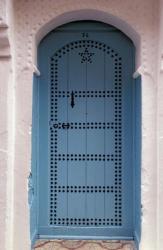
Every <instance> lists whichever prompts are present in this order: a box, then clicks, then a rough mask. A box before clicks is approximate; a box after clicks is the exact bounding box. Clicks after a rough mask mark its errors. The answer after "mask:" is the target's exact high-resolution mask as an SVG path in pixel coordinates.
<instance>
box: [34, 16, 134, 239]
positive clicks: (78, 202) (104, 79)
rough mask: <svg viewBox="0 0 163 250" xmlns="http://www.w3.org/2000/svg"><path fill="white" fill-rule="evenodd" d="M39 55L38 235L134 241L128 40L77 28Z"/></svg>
mask: <svg viewBox="0 0 163 250" xmlns="http://www.w3.org/2000/svg"><path fill="white" fill-rule="evenodd" d="M38 54H39V58H38V61H39V69H40V72H41V76H40V79H39V86H38V87H39V90H38V91H39V97H38V99H39V100H38V103H39V105H38V108H39V111H38V114H39V120H38V124H39V126H38V130H39V133H38V138H39V145H38V185H37V187H38V202H37V203H38V205H37V207H38V237H40V238H50V237H51V238H59V237H63V238H90V239H93V238H98V239H104V238H108V239H109V238H110V239H132V238H133V234H134V233H133V231H134V222H133V200H134V193H133V191H134V186H133V112H132V111H133V79H132V74H133V72H134V46H133V44H132V42H131V41H130V39H129V38H127V37H126V36H125V35H124V34H123V33H122V32H121V31H119V30H117V29H116V28H114V27H112V26H108V25H105V24H102V23H98V22H91V21H87V22H76V23H71V24H67V25H64V26H61V27H59V28H58V29H56V30H54V31H53V32H51V33H50V34H49V35H48V36H47V37H45V38H44V39H43V40H42V42H41V43H40V46H39V53H38Z"/></svg>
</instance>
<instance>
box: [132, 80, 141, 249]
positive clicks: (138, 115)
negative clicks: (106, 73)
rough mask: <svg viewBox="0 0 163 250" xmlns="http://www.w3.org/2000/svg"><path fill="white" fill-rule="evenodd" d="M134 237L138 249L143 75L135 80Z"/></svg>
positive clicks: (139, 235) (139, 234)
mask: <svg viewBox="0 0 163 250" xmlns="http://www.w3.org/2000/svg"><path fill="white" fill-rule="evenodd" d="M133 91H134V110H133V119H134V152H135V154H134V188H135V191H134V193H135V195H134V203H135V205H134V220H135V223H134V225H135V226H134V239H135V244H136V247H137V250H138V249H139V243H140V240H141V151H142V147H141V138H142V133H141V130H142V113H141V111H142V110H141V107H142V103H141V100H142V96H141V76H139V77H137V78H136V79H135V81H134V86H133Z"/></svg>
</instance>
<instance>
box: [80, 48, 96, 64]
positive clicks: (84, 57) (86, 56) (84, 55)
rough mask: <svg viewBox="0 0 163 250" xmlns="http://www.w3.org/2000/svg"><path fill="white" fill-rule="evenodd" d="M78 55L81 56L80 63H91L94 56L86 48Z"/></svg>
mask: <svg viewBox="0 0 163 250" xmlns="http://www.w3.org/2000/svg"><path fill="white" fill-rule="evenodd" d="M79 55H80V56H81V63H84V62H89V63H92V56H93V55H94V53H90V52H89V51H88V48H85V50H84V52H81V53H79Z"/></svg>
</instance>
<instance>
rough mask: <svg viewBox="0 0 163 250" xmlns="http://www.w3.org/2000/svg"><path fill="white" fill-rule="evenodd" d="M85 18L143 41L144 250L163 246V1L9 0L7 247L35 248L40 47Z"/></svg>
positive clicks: (5, 50) (0, 8) (1, 22)
mask: <svg viewBox="0 0 163 250" xmlns="http://www.w3.org/2000/svg"><path fill="white" fill-rule="evenodd" d="M84 19H92V20H99V21H104V22H106V23H109V24H112V25H115V26H116V27H118V28H120V29H121V30H122V31H123V32H125V33H126V34H127V35H128V36H130V37H131V39H132V40H133V41H134V43H135V46H136V49H137V51H136V69H135V71H136V72H137V73H141V75H142V166H141V167H142V186H141V193H142V239H141V245H140V249H141V250H161V244H162V245H163V237H162V235H161V233H160V232H161V229H162V231H163V217H162V215H161V211H162V210H163V198H162V197H161V190H163V181H162V180H163V170H162V168H161V166H162V164H163V125H162V124H163V118H162V117H163V100H162V99H163V98H162V94H163V87H162V80H163V73H162V72H163V63H162V60H161V59H162V57H163V54H162V52H163V45H162V44H163V31H162V30H163V3H162V0H160V2H159V1H157V0H135V1H131V0H124V1H122V0H116V1H115V0H82V1H81V0H60V1H57V0H35V1H33V0H27V1H24V0H13V1H11V0H10V1H9V0H1V2H0V90H1V92H0V94H1V96H2V98H0V107H1V113H2V115H1V116H0V119H1V122H0V143H1V146H0V164H1V165H0V168H1V171H0V178H1V180H2V181H1V182H0V214H1V216H0V242H1V244H0V249H4V250H22V249H23V250H29V249H30V237H29V209H28V203H27V201H28V192H27V191H28V190H27V181H28V180H27V177H28V175H29V171H30V165H31V117H32V116H31V115H32V74H33V72H34V71H36V69H37V60H36V58H37V50H36V48H37V44H38V43H39V41H40V40H41V38H43V37H44V36H45V35H46V34H47V33H48V32H49V31H50V30H52V29H54V28H55V27H57V26H58V25H61V24H63V23H66V22H70V21H73V20H84ZM7 25H8V26H9V28H7Z"/></svg>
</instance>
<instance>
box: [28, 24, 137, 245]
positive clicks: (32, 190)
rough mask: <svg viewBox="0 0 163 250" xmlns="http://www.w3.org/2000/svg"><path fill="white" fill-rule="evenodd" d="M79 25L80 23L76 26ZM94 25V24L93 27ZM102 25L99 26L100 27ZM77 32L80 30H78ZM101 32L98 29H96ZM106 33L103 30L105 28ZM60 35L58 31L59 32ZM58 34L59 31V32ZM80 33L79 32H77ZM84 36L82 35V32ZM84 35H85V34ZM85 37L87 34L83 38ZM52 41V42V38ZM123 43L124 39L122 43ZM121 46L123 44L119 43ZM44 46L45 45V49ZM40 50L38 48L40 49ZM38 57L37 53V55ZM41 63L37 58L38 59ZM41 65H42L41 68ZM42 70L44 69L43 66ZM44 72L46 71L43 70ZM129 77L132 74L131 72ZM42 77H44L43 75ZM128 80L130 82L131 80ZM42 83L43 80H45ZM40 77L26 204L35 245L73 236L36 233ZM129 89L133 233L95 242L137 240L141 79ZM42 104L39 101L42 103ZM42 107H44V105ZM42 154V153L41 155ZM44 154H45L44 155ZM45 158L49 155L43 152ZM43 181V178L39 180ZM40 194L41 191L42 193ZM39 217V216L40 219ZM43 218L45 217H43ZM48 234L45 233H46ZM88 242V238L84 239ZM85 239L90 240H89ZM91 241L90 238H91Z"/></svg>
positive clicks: (35, 86)
mask: <svg viewBox="0 0 163 250" xmlns="http://www.w3.org/2000/svg"><path fill="white" fill-rule="evenodd" d="M78 24H79V23H78ZM96 25H97V23H96ZM100 25H101V24H100ZM78 28H79V27H78ZM99 29H100V26H99ZM105 29H106V26H105ZM107 29H108V30H109V29H110V31H111V30H112V32H116V31H118V30H117V29H115V28H114V27H112V26H107ZM58 31H59V30H58ZM60 31H61V30H60ZM80 32H81V31H80ZM118 32H119V33H120V34H121V36H122V37H123V38H124V37H125V39H124V40H126V41H128V42H129V41H130V40H129V39H128V38H127V37H126V36H125V35H124V34H123V33H121V32H120V31H118ZM83 33H84V32H83ZM86 33H87V32H86ZM55 34H56V33H53V34H52V33H51V34H50V35H48V36H47V37H46V38H45V39H46V40H47V38H48V39H49V41H50V40H51V39H52V37H53V36H55ZM85 35H86V34H85ZM45 39H43V43H42V44H43V46H42V45H41V46H42V48H43V50H42V51H45V50H49V47H48V46H49V44H48V43H44V41H45ZM53 39H54V38H53ZM122 40H123V39H122ZM122 43H123V42H122ZM46 44H47V45H46ZM129 44H130V46H132V50H133V52H132V53H133V55H132V56H133V58H132V60H131V61H132V70H133V71H134V61H133V60H134V46H133V44H132V42H131V41H130V42H129ZM41 46H40V47H41ZM39 53H40V52H39ZM39 60H40V58H39ZM42 65H43V64H42ZM44 66H45V65H44ZM44 66H43V67H42V69H41V74H42V72H43V70H44V69H43V68H44ZM40 67H41V65H40ZM45 68H46V67H45ZM130 73H131V71H130ZM132 73H133V72H132ZM43 77H44V74H43ZM130 79H131V78H130ZM44 80H45V79H44ZM40 81H42V80H40V77H37V76H34V84H33V121H32V171H31V175H30V181H29V204H30V218H31V224H30V225H31V240H32V242H34V241H35V240H36V239H37V238H59V237H69V238H73V232H70V233H67V232H66V233H64V234H63V235H61V234H60V232H59V233H55V232H54V230H51V229H50V230H49V229H48V228H46V229H45V231H44V232H43V233H40V230H39V220H40V218H39V216H38V211H39V206H40V201H39V192H40V183H41V182H40V180H39V179H40V169H39V157H40V156H39V153H40V145H39V143H40V139H39V137H40V134H39V133H38V131H39V122H40V117H39V116H40V113H39V112H40ZM130 84H131V85H132V90H131V92H130V93H131V95H132V96H131V97H130V104H131V108H130V112H132V140H133V145H132V147H133V148H132V168H133V180H132V181H133V201H132V202H133V209H132V217H133V232H132V236H131V235H130V236H129V237H128V236H127V235H126V236H123V235H122V236H121V235H117V234H116V230H115V231H114V230H113V232H112V233H111V234H110V235H109V234H108V235H105V233H104V235H101V236H100V237H95V236H94V237H95V238H101V239H102V238H108V239H117V238H118V239H134V238H135V240H136V242H139V240H140V164H141V159H140V156H141V78H140V77H139V78H137V79H135V80H134V79H132V81H131V82H130ZM41 102H42V101H41ZM45 105H47V103H46V102H45ZM42 153H43V152H42ZM44 153H45V152H44ZM46 154H48V152H46ZM42 177H44V176H42ZM42 190H43V189H42ZM41 216H42V215H41ZM43 216H44V215H43ZM46 230H47V231H46ZM75 238H82V232H79V234H77V235H76V236H75ZM86 238H87V237H86ZM88 238H91V236H90V237H88ZM92 238H93V237H92Z"/></svg>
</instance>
